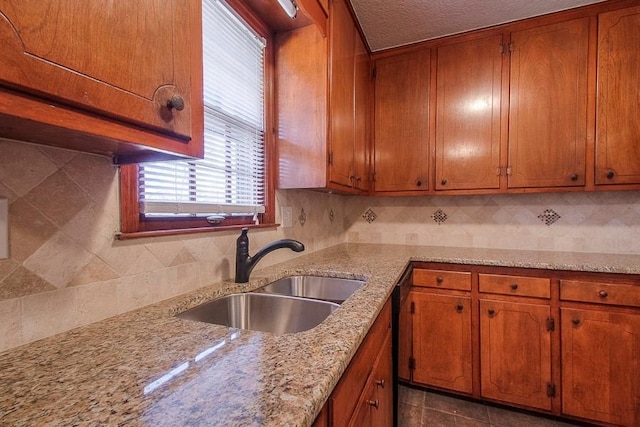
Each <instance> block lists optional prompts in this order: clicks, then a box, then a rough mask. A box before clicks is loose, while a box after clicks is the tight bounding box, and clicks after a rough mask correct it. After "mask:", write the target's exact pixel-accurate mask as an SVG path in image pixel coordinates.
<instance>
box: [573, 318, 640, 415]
mask: <svg viewBox="0 0 640 427" xmlns="http://www.w3.org/2000/svg"><path fill="white" fill-rule="evenodd" d="M561 318H562V329H561V331H562V334H561V335H562V411H563V413H565V414H566V415H573V416H577V417H583V418H588V419H592V420H597V421H601V422H605V423H612V424H616V425H623V426H638V425H640V316H638V315H632V314H623V313H611V312H608V313H607V312H604V311H595V310H580V309H569V308H562V309H561Z"/></svg>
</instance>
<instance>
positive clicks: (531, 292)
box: [478, 274, 551, 298]
mask: <svg viewBox="0 0 640 427" xmlns="http://www.w3.org/2000/svg"><path fill="white" fill-rule="evenodd" d="M478 279H479V287H480V292H487V293H490V294H502V295H519V296H524V297H537V298H549V297H550V296H551V280H549V279H544V278H542V277H522V276H503V275H501V274H479V275H478Z"/></svg>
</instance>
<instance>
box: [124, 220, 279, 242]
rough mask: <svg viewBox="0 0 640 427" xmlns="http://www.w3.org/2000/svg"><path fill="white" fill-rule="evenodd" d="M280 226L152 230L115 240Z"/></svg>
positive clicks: (125, 234) (249, 225)
mask: <svg viewBox="0 0 640 427" xmlns="http://www.w3.org/2000/svg"><path fill="white" fill-rule="evenodd" d="M279 226H280V224H277V223H273V224H258V225H256V224H243V225H242V224H238V225H226V226H218V227H198V228H177V229H172V230H152V231H136V232H131V233H120V232H118V233H116V234H115V238H116V239H117V240H131V239H142V238H145V237H161V236H178V235H183V234H201V233H215V232H217V231H234V230H241V229H243V228H251V229H253V228H277V227H279Z"/></svg>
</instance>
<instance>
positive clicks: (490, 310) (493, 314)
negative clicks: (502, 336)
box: [487, 308, 496, 317]
mask: <svg viewBox="0 0 640 427" xmlns="http://www.w3.org/2000/svg"><path fill="white" fill-rule="evenodd" d="M487 313H489V317H493V316H495V315H496V311H495V310H494V309H493V308H490V309H489V310H487Z"/></svg>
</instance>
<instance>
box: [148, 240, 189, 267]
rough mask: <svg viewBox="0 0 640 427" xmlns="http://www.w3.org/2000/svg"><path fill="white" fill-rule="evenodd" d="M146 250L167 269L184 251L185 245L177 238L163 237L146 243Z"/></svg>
mask: <svg viewBox="0 0 640 427" xmlns="http://www.w3.org/2000/svg"><path fill="white" fill-rule="evenodd" d="M144 246H145V248H147V250H148V251H149V252H151V253H152V254H153V256H155V257H156V258H157V259H158V260H159V261H160V262H161V263H162V265H163V266H165V267H167V266H170V265H171V264H172V263H173V260H174V259H175V258H176V257H177V256H178V254H179V253H180V252H181V251H182V250H183V249H184V243H182V241H181V240H179V239H178V238H177V237H162V238H159V239H154V240H153V241H152V242H149V243H146V244H145V245H144Z"/></svg>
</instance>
